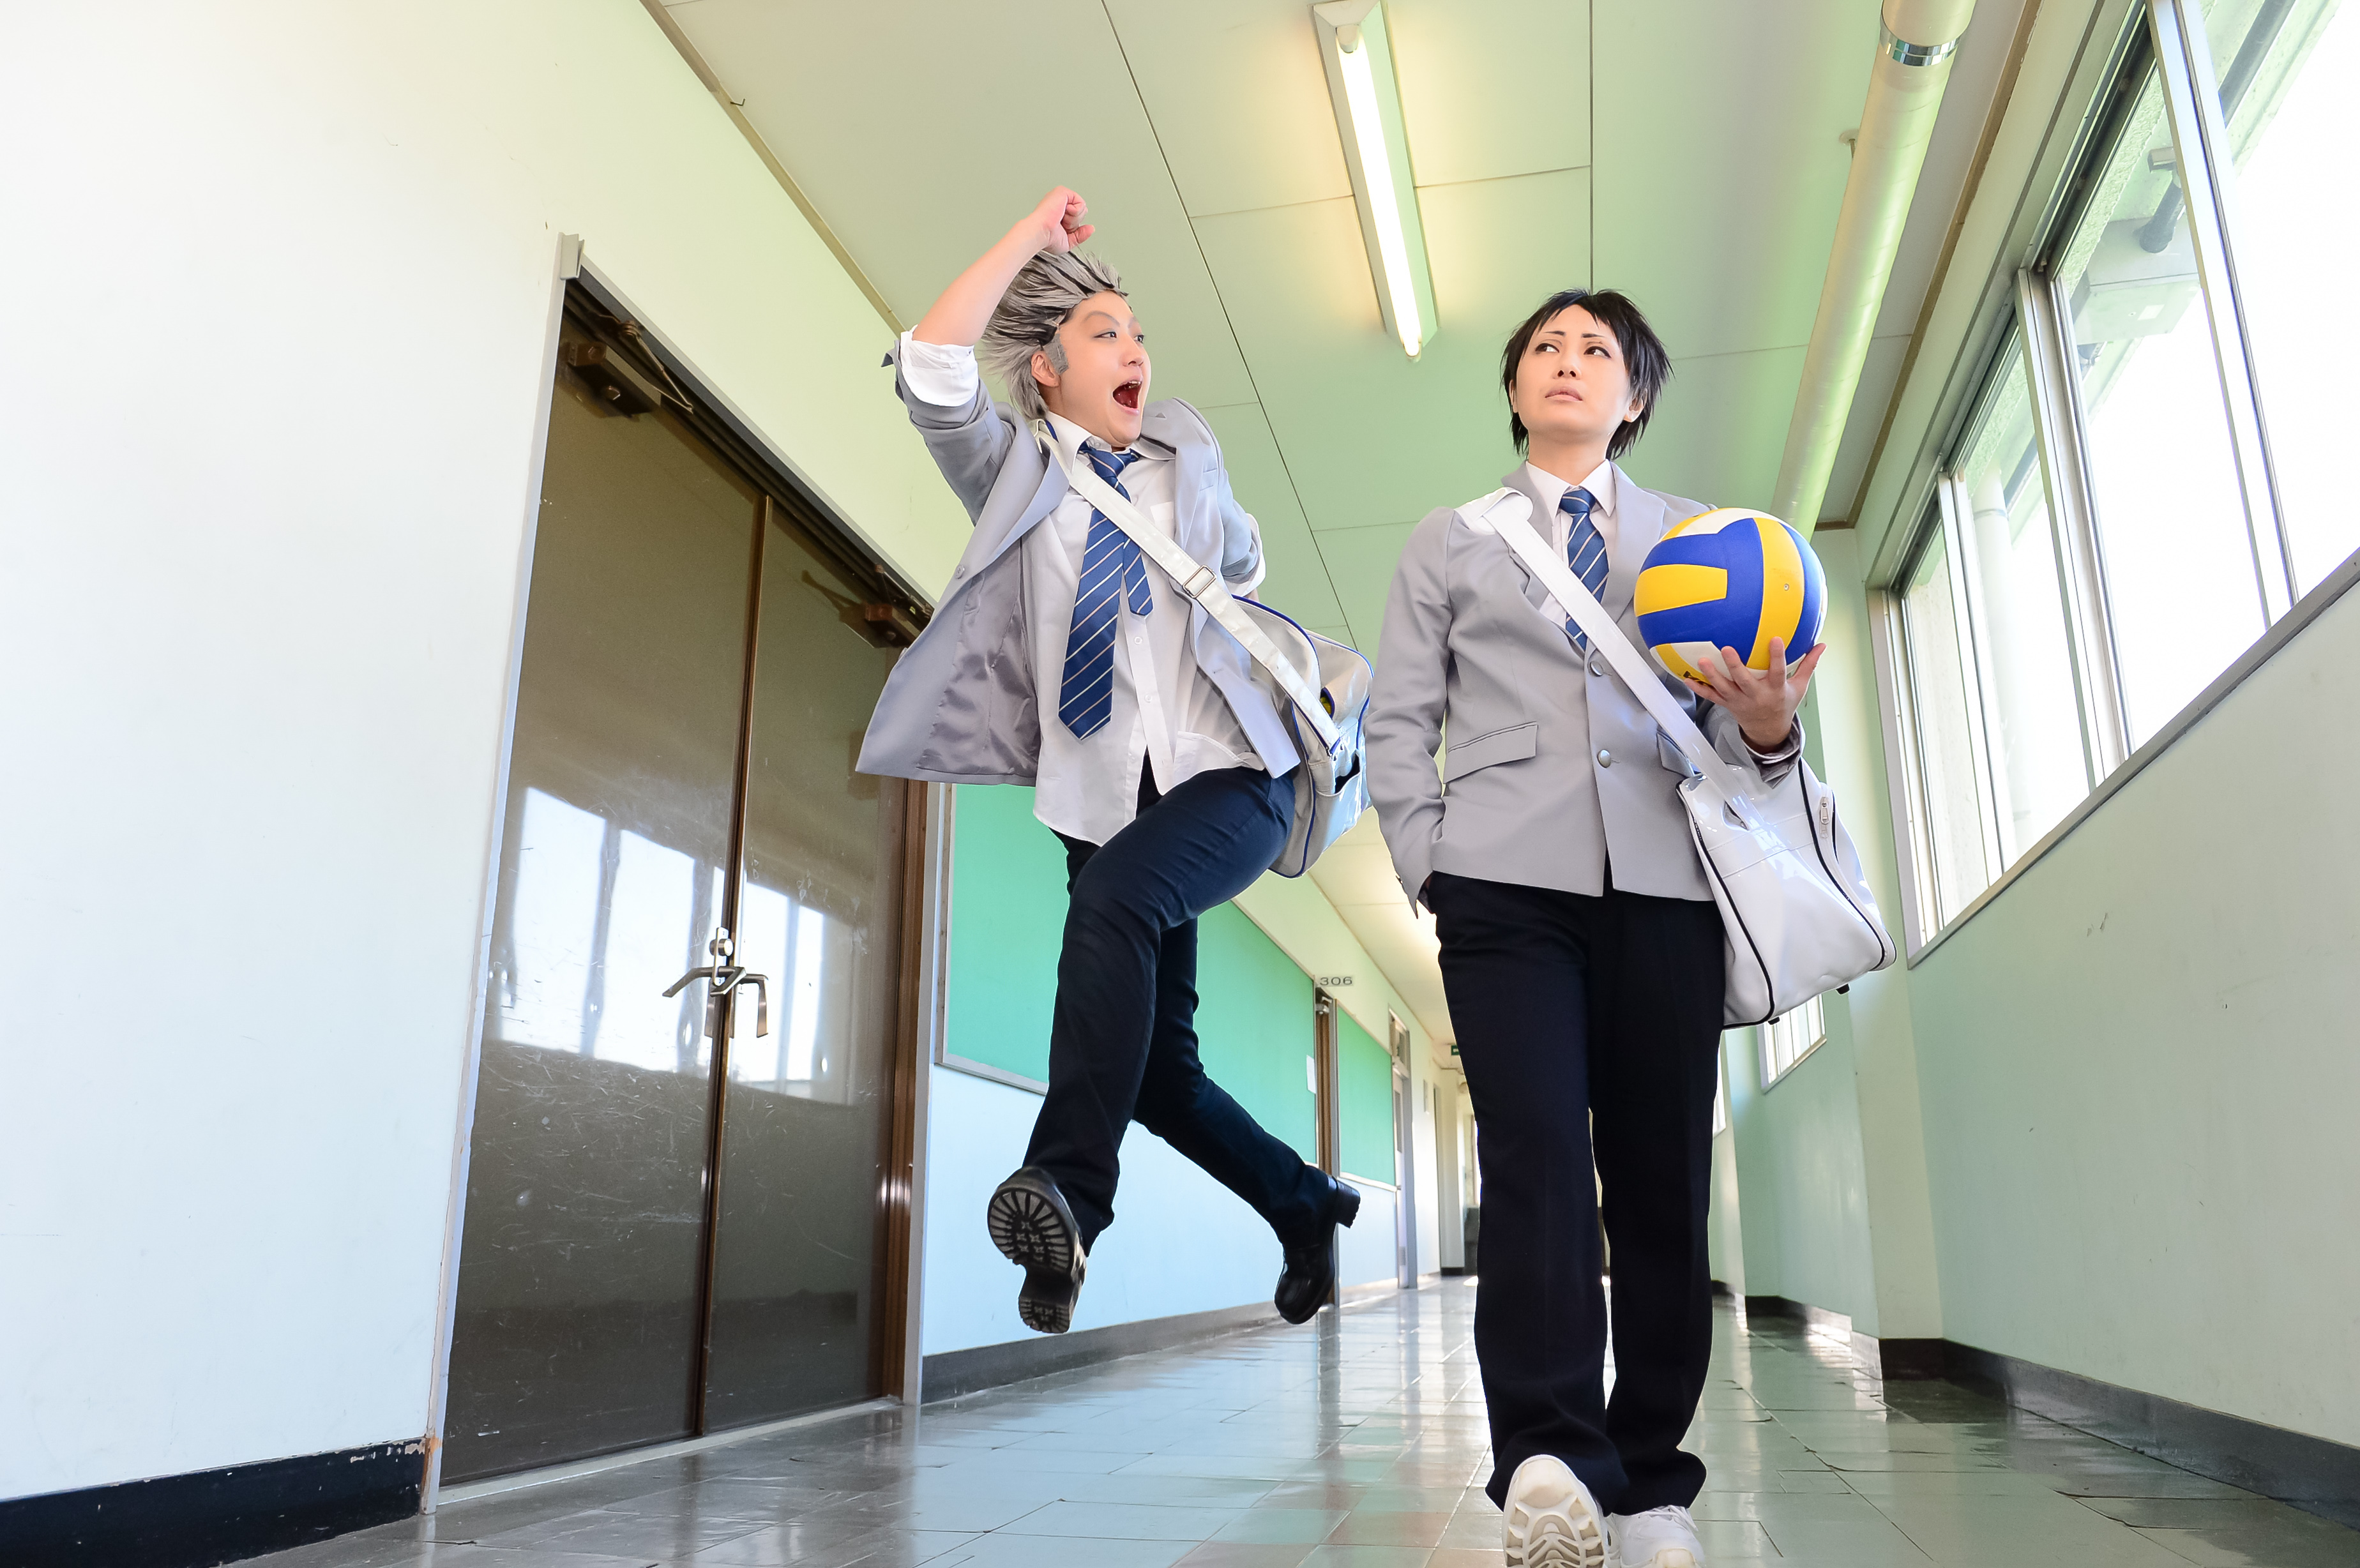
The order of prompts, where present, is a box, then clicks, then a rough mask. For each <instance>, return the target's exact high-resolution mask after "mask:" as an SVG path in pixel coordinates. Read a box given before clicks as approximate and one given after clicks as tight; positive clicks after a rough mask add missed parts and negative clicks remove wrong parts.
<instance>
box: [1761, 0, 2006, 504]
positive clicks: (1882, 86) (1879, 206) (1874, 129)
mask: <svg viewBox="0 0 2360 1568" xmlns="http://www.w3.org/2000/svg"><path fill="white" fill-rule="evenodd" d="M1974 8H1975V7H1974V0H1885V10H1884V14H1883V23H1884V27H1883V36H1882V37H1881V38H1879V39H1878V42H1877V47H1876V63H1875V66H1874V70H1873V71H1871V73H1870V75H1869V80H1868V102H1867V103H1865V104H1864V105H1863V107H1862V109H1861V113H1860V131H1859V134H1858V139H1857V140H1856V141H1854V143H1853V144H1852V176H1851V178H1850V179H1848V180H1846V181H1845V182H1844V198H1843V210H1842V212H1840V213H1839V214H1838V215H1837V218H1836V235H1835V245H1834V247H1833V249H1832V250H1831V251H1830V254H1829V256H1828V276H1827V281H1826V282H1825V283H1823V284H1822V285H1820V288H1819V317H1818V319H1817V320H1816V321H1813V322H1812V324H1811V343H1810V347H1809V348H1808V349H1807V350H1806V351H1805V353H1804V355H1803V384H1802V387H1801V388H1800V389H1799V390H1798V391H1797V393H1796V395H1795V417H1794V419H1793V421H1792V422H1791V423H1790V424H1789V425H1788V426H1787V427H1786V452H1785V454H1784V455H1783V456H1781V457H1780V459H1779V461H1778V489H1777V494H1776V498H1775V501H1774V502H1773V503H1772V505H1773V509H1774V510H1775V512H1776V513H1777V515H1778V516H1780V517H1785V518H1787V519H1788V520H1789V521H1791V522H1793V523H1794V525H1795V526H1796V527H1797V528H1800V529H1802V530H1803V531H1804V532H1805V533H1807V534H1808V533H1809V532H1810V531H1811V529H1812V528H1815V527H1817V526H1818V523H1819V506H1820V503H1821V502H1822V501H1824V500H1825V499H1826V496H1827V489H1828V476H1829V474H1830V473H1831V472H1832V471H1833V470H1834V468H1835V462H1836V447H1837V445H1838V444H1839V443H1840V442H1841V441H1842V440H1843V431H1844V421H1845V419H1847V418H1848V417H1849V416H1850V414H1851V412H1852V394H1853V393H1854V392H1855V391H1857V390H1858V389H1859V387H1860V372H1861V366H1862V365H1864V364H1865V363H1867V360H1868V343H1869V338H1870V335H1871V334H1872V333H1873V332H1874V331H1875V328H1876V312H1877V309H1878V307H1879V306H1881V305H1882V304H1883V303H1884V302H1885V283H1886V281H1887V280H1888V279H1889V278H1891V277H1892V275H1893V257H1894V254H1895V253H1896V251H1897V250H1899V248H1900V245H1901V230H1902V225H1903V224H1904V223H1907V221H1908V217H1909V201H1910V198H1911V197H1913V196H1914V195H1916V194H1917V174H1918V171H1919V170H1920V169H1923V168H1924V167H1925V163H1926V147H1927V144H1928V142H1929V141H1930V140H1931V139H1932V137H1933V135H1934V117H1935V115H1936V114H1939V112H1940V110H1941V107H1942V91H1943V89H1944V88H1945V87H1947V86H1948V85H1949V84H1950V62H1951V60H1952V59H1953V58H1954V57H1955V56H1956V55H1957V53H1958V49H1959V38H1960V37H1961V35H1962V34H1964V33H1965V32H1966V30H1967V21H1968V18H1969V17H1970V16H1972V15H1973V13H1974Z"/></svg>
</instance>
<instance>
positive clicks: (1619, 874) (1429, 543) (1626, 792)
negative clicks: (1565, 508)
mask: <svg viewBox="0 0 2360 1568" xmlns="http://www.w3.org/2000/svg"><path fill="white" fill-rule="evenodd" d="M1502 483H1503V484H1505V485H1508V486H1509V487H1510V488H1511V489H1512V490H1513V491H1514V492H1515V494H1514V495H1510V496H1508V497H1506V498H1505V499H1503V500H1502V502H1500V506H1502V507H1509V506H1522V507H1523V508H1524V515H1525V516H1526V517H1535V516H1537V514H1538V511H1539V508H1540V506H1541V503H1542V498H1541V497H1540V496H1539V495H1535V494H1534V493H1533V492H1532V490H1531V489H1530V488H1529V487H1528V485H1527V483H1526V480H1525V478H1524V469H1523V468H1522V467H1519V468H1518V469H1517V470H1516V472H1515V473H1513V474H1509V475H1508V476H1507V477H1506V479H1504V480H1503V481H1502ZM1614 485H1615V496H1616V507H1615V517H1614V548H1613V550H1612V551H1611V552H1610V553H1609V555H1608V558H1607V561H1608V571H1607V577H1606V589H1605V592H1604V593H1601V594H1600V595H1599V598H1600V600H1601V602H1602V603H1603V604H1605V606H1606V608H1607V609H1608V610H1609V611H1610V612H1611V613H1612V615H1614V618H1615V620H1616V621H1617V622H1618V623H1619V624H1620V625H1621V626H1622V630H1623V632H1624V634H1625V635H1627V636H1628V637H1630V638H1631V640H1632V641H1633V643H1638V642H1639V628H1638V616H1637V615H1636V614H1635V613H1634V612H1633V608H1632V603H1631V595H1632V590H1633V586H1634V585H1635V584H1636V583H1637V582H1638V580H1639V568H1640V565H1641V563H1642V562H1643V561H1644V560H1645V559H1646V555H1647V551H1648V550H1649V549H1650V548H1652V547H1653V546H1654V545H1655V541H1656V540H1657V539H1661V538H1663V535H1664V530H1665V529H1666V528H1668V527H1670V526H1671V525H1672V524H1673V523H1676V522H1679V521H1682V520H1683V519H1686V518H1688V517H1694V516H1696V515H1697V514H1698V513H1699V512H1702V511H1705V510H1707V508H1706V507H1705V506H1702V505H1701V504H1699V503H1698V502H1695V501H1688V500H1682V499H1680V498H1678V497H1677V496H1671V495H1663V494H1661V493H1659V492H1656V491H1653V490H1643V489H1641V488H1640V487H1639V485H1637V484H1635V483H1634V482H1633V480H1632V478H1631V476H1630V475H1629V474H1625V473H1623V472H1622V469H1621V468H1620V467H1619V466H1618V467H1617V468H1616V469H1615V470H1614ZM1535 526H1536V527H1539V528H1541V529H1542V532H1541V537H1542V538H1543V539H1546V538H1547V537H1548V534H1547V532H1546V520H1545V519H1544V520H1543V521H1542V522H1541V523H1539V524H1536V525H1535ZM1547 598H1548V592H1547V590H1546V588H1544V587H1543V586H1542V585H1541V584H1540V583H1539V582H1537V581H1536V580H1535V579H1534V577H1533V576H1532V574H1531V572H1528V571H1527V570H1526V569H1525V567H1524V562H1523V561H1521V560H1519V559H1518V558H1517V557H1516V555H1515V553H1514V552H1513V550H1510V549H1509V547H1508V543H1507V541H1506V540H1505V539H1502V538H1501V537H1500V536H1499V533H1498V531H1497V530H1496V528H1493V527H1492V525H1491V523H1490V522H1488V521H1483V520H1480V519H1479V520H1478V521H1476V522H1474V523H1472V524H1470V522H1469V521H1468V520H1467V519H1466V518H1464V517H1461V516H1460V515H1459V513H1458V512H1457V511H1454V510H1452V509H1450V508H1448V507H1444V508H1442V509H1439V510H1437V511H1434V512H1429V513H1428V514H1426V520H1425V521H1423V522H1421V523H1420V524H1418V526H1417V530H1416V531H1415V533H1413V534H1412V535H1411V536H1410V539H1409V543H1408V545H1407V546H1406V547H1405V548H1404V550H1402V557H1401V564H1400V566H1399V567H1398V568H1397V569H1396V570H1395V571H1394V572H1393V594H1392V597H1391V599H1390V600H1389V601H1388V602H1387V604H1386V605H1385V626H1384V633H1383V636H1382V638H1381V640H1380V642H1379V645H1378V647H1379V651H1378V655H1377V679H1376V686H1375V689H1374V691H1373V693H1372V696H1371V703H1370V710H1369V720H1368V731H1367V733H1368V746H1369V794H1370V796H1371V799H1372V800H1374V801H1375V802H1376V807H1377V819H1378V822H1379V824H1380V825H1381V826H1382V828H1383V830H1384V834H1385V843H1386V844H1387V845H1388V846H1389V847H1390V848H1391V849H1392V851H1393V868H1394V870H1395V871H1397V872H1398V873H1399V874H1400V876H1401V882H1402V888H1403V890H1404V891H1405V892H1406V893H1408V894H1409V896H1410V898H1411V900H1412V901H1413V902H1415V900H1416V899H1417V897H1418V895H1419V893H1420V892H1421V891H1422V890H1423V889H1424V888H1425V887H1426V877H1428V876H1429V875H1430V874H1432V873H1434V872H1436V871H1448V872H1450V873H1451V874H1453V875H1454V876H1459V877H1481V878H1483V879H1485V880H1487V881H1492V882H1517V883H1523V884H1524V885H1526V886H1528V887H1554V888H1558V889H1560V890H1562V891H1565V892H1568V893H1587V894H1590V895H1593V896H1594V895H1596V894H1599V893H1601V892H1602V891H1603V890H1604V888H1605V875H1606V866H1607V863H1608V860H1609V858H1610V856H1611V858H1612V864H1613V876H1614V886H1615V887H1619V888H1622V890H1623V891H1625V892H1631V893H1649V894H1654V895H1655V896H1657V897H1660V898H1710V897H1711V896H1712V895H1711V893H1710V890H1709V889H1708V888H1707V887H1706V886H1705V881H1704V876H1703V873H1702V872H1700V871H1699V869H1698V867H1697V854H1696V848H1695V845H1694V844H1693V842H1692V841H1691V840H1690V838H1689V836H1688V814H1687V812H1686V811H1685V810H1684V809H1683V808H1682V807H1681V805H1680V802H1679V799H1678V796H1677V794H1676V793H1675V789H1676V787H1677V785H1678V783H1679V781H1680V780H1681V779H1683V778H1685V777H1687V773H1688V768H1687V764H1685V763H1684V762H1682V761H1681V760H1680V757H1679V754H1678V753H1677V751H1675V750H1673V749H1672V746H1671V744H1670V743H1669V742H1668V741H1666V740H1664V739H1663V738H1662V736H1661V735H1659V733H1658V732H1657V730H1656V728H1655V721H1654V720H1653V719H1650V718H1649V717H1648V716H1647V713H1646V710H1645V709H1644V708H1642V707H1641V706H1640V705H1639V702H1638V700H1637V699H1636V698H1634V697H1633V696H1632V695H1631V693H1630V692H1629V691H1627V690H1625V689H1624V687H1623V686H1622V681H1621V680H1620V679H1619V678H1618V677H1616V676H1615V674H1614V673H1613V671H1612V670H1611V669H1609V668H1608V666H1607V663H1606V661H1605V659H1602V658H1601V657H1599V656H1597V655H1595V654H1593V655H1591V656H1590V659H1588V660H1587V661H1586V662H1585V660H1584V659H1582V658H1581V656H1580V655H1579V653H1578V652H1577V650H1576V649H1575V648H1574V646H1573V641H1572V639H1571V638H1570V637H1568V636H1567V635H1566V632H1565V628H1564V626H1563V625H1562V624H1561V623H1559V622H1557V621H1553V620H1550V619H1548V618H1547V617H1546V616H1544V615H1542V614H1541V613H1540V605H1541V604H1543V603H1544V602H1545V601H1546V599H1547ZM1641 646H1642V647H1644V644H1641ZM1663 679H1664V682H1665V684H1666V687H1667V688H1669V689H1670V690H1671V691H1674V692H1675V693H1677V695H1678V696H1679V697H1680V699H1681V700H1682V701H1683V702H1686V703H1687V704H1688V707H1689V709H1690V711H1691V712H1695V711H1696V710H1699V709H1701V710H1703V711H1702V712H1701V713H1698V714H1697V720H1698V723H1699V724H1701V725H1702V726H1703V728H1704V731H1705V734H1706V735H1708V736H1709V737H1710V739H1711V740H1712V743H1713V745H1714V746H1716V747H1717V748H1718V749H1719V750H1720V752H1721V755H1722V756H1723V757H1727V758H1728V759H1729V760H1730V761H1731V762H1732V763H1733V764H1735V765H1736V766H1738V767H1740V768H1745V769H1747V770H1749V771H1754V770H1756V768H1757V764H1756V761H1755V758H1754V753H1753V750H1752V748H1751V747H1749V746H1747V745H1746V744H1745V740H1744V737H1743V735H1741V734H1740V733H1739V730H1738V725H1737V721H1736V720H1735V719H1733V718H1732V717H1730V715H1729V714H1728V713H1725V712H1723V711H1722V710H1721V708H1719V707H1717V706H1715V705H1714V704H1712V703H1710V702H1705V701H1704V700H1703V699H1701V698H1699V697H1698V696H1696V695H1695V693H1693V692H1691V691H1688V688H1687V687H1686V686H1684V685H1681V684H1680V683H1679V682H1678V681H1675V680H1673V679H1672V678H1671V677H1670V676H1669V675H1666V676H1664V678H1663ZM1446 736H1447V738H1448V747H1447V749H1445V750H1444V751H1443V753H1442V768H1441V774H1440V777H1439V778H1437V776H1436V769H1435V756H1436V751H1437V746H1442V744H1443V743H1444V741H1445V739H1446ZM1789 748H1790V750H1799V747H1798V746H1795V745H1794V742H1793V737H1792V736H1790V737H1789ZM1781 755H1782V757H1785V756H1786V754H1784V753H1782V754H1781ZM1792 766H1793V763H1792V761H1791V759H1785V760H1781V761H1780V762H1778V763H1775V764H1773V765H1769V766H1768V767H1767V768H1766V769H1765V771H1766V772H1767V775H1768V777H1769V779H1770V781H1772V782H1775V781H1776V780H1778V779H1781V778H1783V777H1784V775H1785V774H1786V770H1787V769H1788V768H1791V767H1792Z"/></svg>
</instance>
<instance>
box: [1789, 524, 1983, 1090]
mask: <svg viewBox="0 0 2360 1568" xmlns="http://www.w3.org/2000/svg"><path fill="white" fill-rule="evenodd" d="M1955 566H1956V562H1955V561H1953V560H1952V559H1951V551H1950V530H1948V529H1947V528H1942V527H1940V526H1939V519H1938V521H1937V525H1936V526H1935V527H1934V528H1931V529H1929V530H1928V534H1927V536H1926V539H1925V542H1924V544H1923V545H1922V546H1921V547H1920V548H1919V550H1918V553H1917V561H1916V562H1915V564H1914V565H1913V566H1912V567H1911V568H1910V570H1909V572H1908V573H1907V576H1906V577H1904V579H1903V584H1904V586H1903V589H1902V593H1901V626H1902V634H1903V640H1904V645H1905V648H1906V650H1907V651H1906V652H1905V654H1904V660H1905V662H1906V663H1907V667H1908V671H1909V699H1910V703H1909V705H1910V715H1911V717H1912V718H1913V719H1915V720H1916V724H1915V726H1914V728H1915V738H1916V740H1917V746H1916V748H1915V749H1916V753H1917V755H1916V756H1915V757H1913V758H1912V761H1913V762H1914V763H1915V764H1916V766H1915V768H1914V769H1912V772H1913V773H1914V776H1915V779H1916V782H1917V795H1918V800H1919V806H1920V809H1921V811H1922V812H1923V816H1922V818H1921V821H1920V823H1919V834H1918V850H1919V855H1920V859H1921V862H1922V863H1923V866H1924V869H1925V870H1926V871H1927V872H1928V873H1929V874H1930V876H1929V879H1930V881H1931V883H1932V887H1931V888H1930V889H1929V892H1930V900H1929V901H1930V904H1931V909H1930V910H1929V911H1928V912H1930V913H1931V914H1932V916H1933V919H1932V920H1931V921H1930V922H1928V929H1932V928H1936V927H1940V926H1943V925H1947V924H1949V923H1950V920H1953V919H1955V918H1956V917H1957V916H1958V914H1959V913H1960V911H1961V910H1962V909H1965V908H1966V907H1967V905H1968V904H1970V903H1971V902H1972V901H1973V899H1974V897H1975V895H1976V894H1978V893H1981V892H1982V891H1983V889H1984V888H1985V887H1988V886H1990V884H1991V880H1992V878H1993V877H1995V876H1997V875H1998V874H1999V869H2000V868H1999V867H1998V866H1996V865H1994V864H1993V856H1992V855H1990V854H1989V853H1987V851H1986V848H1985V844H1986V836H1985V823H1984V821H1983V791H1982V790H1981V789H1979V788H1978V787H1977V785H1976V782H1975V774H1976V763H1975V757H1974V741H1973V737H1972V734H1971V733H1970V725H1971V724H1972V723H1973V714H1974V712H1975V710H1976V708H1977V707H1978V706H1979V704H1978V703H1977V702H1974V701H1972V700H1971V699H1970V698H1969V696H1968V690H1967V679H1968V669H1967V663H1966V650H1965V648H1964V646H1963V641H1964V639H1963V638H1961V636H1960V635H1959V632H1960V627H1961V625H1962V624H1963V622H1964V620H1965V615H1964V606H1963V604H1961V587H1960V585H1959V584H1958V583H1957V582H1956V573H1955V570H1954V569H1955ZM1767 1077H1768V1075H1767V1074H1765V1082H1767Z"/></svg>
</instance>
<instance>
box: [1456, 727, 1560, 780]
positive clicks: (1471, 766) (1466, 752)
mask: <svg viewBox="0 0 2360 1568" xmlns="http://www.w3.org/2000/svg"><path fill="white" fill-rule="evenodd" d="M1540 748H1541V730H1540V725H1539V724H1513V725H1511V726H1510V727H1508V728H1507V729H1503V730H1493V731H1491V733H1490V734H1488V735H1477V736H1476V737H1475V738H1474V739H1473V740H1462V741H1459V742H1458V743H1456V744H1455V745H1449V746H1445V747H1444V749H1443V753H1442V781H1443V782H1444V783H1445V784H1448V783H1449V782H1451V781H1452V780H1453V779H1464V778H1465V777H1466V776H1467V775H1469V774H1470V773H1472V772H1474V771H1475V770H1476V769H1477V768H1489V767H1491V765H1492V764H1493V763H1495V762H1522V761H1523V760H1524V758H1525V757H1531V756H1534V755H1535V753H1537V752H1538V751H1539V750H1540Z"/></svg>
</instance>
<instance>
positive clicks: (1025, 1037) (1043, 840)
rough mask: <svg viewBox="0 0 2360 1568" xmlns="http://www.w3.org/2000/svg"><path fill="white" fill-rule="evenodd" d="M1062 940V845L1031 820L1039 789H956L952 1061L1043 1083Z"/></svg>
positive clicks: (948, 1040) (949, 1023)
mask: <svg viewBox="0 0 2360 1568" xmlns="http://www.w3.org/2000/svg"><path fill="white" fill-rule="evenodd" d="M1064 940H1065V845H1064V844H1059V843H1058V842H1057V835H1056V834H1054V833H1051V832H1050V831H1049V830H1048V829H1047V828H1045V827H1043V826H1042V825H1041V823H1040V822H1037V821H1035V820H1034V818H1033V815H1032V790H1030V789H1022V788H1020V787H1018V786H1015V785H1010V784H996V785H989V786H978V785H971V784H962V785H960V786H959V787H958V795H957V802H956V807H955V814H954V816H953V819H952V827H951V959H950V965H949V968H950V975H949V985H950V996H949V1009H948V1016H947V1018H946V1019H945V1026H944V1031H943V1043H944V1047H945V1050H946V1051H948V1052H949V1053H950V1054H951V1055H953V1056H959V1057H964V1058H966V1059H967V1061H969V1062H981V1063H983V1064H984V1065H985V1066H987V1067H997V1068H999V1069H1000V1071H1002V1072H1004V1073H1015V1074H1017V1075H1018V1076H1019V1077H1023V1078H1031V1079H1035V1080H1037V1081H1039V1082H1042V1083H1046V1082H1047V1081H1048V1078H1049V1013H1050V1009H1051V1007H1052V1006H1053V1005H1054V1002H1055V1001H1056V998H1057V951H1058V949H1059V948H1060V947H1061V946H1062V945H1063V944H1064Z"/></svg>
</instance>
